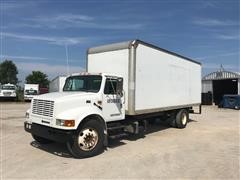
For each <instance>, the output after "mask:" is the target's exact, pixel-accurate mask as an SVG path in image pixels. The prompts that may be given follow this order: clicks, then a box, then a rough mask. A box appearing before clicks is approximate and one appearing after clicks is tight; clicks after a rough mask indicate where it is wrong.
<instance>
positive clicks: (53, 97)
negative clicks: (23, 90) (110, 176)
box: [25, 73, 125, 157]
mask: <svg viewBox="0 0 240 180" xmlns="http://www.w3.org/2000/svg"><path fill="white" fill-rule="evenodd" d="M124 102H125V100H124V92H123V78H122V77H119V76H116V75H110V74H102V73H101V74H89V73H82V74H73V75H71V76H69V77H68V78H67V79H66V83H65V85H64V88H63V92H54V93H48V94H44V95H40V96H37V97H34V98H33V100H32V103H31V108H30V109H29V110H28V111H27V113H26V117H27V121H26V122H25V130H26V131H27V132H30V133H31V134H32V136H33V138H34V139H35V140H37V141H39V142H49V141H58V142H66V143H67V144H68V147H69V149H70V151H72V154H74V155H75V156H76V157H87V156H92V155H94V154H96V153H99V151H100V149H102V147H103V144H104V142H105V141H106V138H105V137H106V135H107V131H106V129H107V127H106V123H107V122H113V121H118V120H122V119H124V118H125V106H124Z"/></svg>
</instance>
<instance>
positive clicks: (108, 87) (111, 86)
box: [104, 78, 117, 94]
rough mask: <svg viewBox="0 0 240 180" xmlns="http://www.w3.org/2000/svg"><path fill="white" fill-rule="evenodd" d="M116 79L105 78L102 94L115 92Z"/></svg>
mask: <svg viewBox="0 0 240 180" xmlns="http://www.w3.org/2000/svg"><path fill="white" fill-rule="evenodd" d="M116 89H117V80H116V79H110V78H107V80H106V83H105V88H104V94H116Z"/></svg>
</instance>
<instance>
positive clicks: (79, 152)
mask: <svg viewBox="0 0 240 180" xmlns="http://www.w3.org/2000/svg"><path fill="white" fill-rule="evenodd" d="M103 142H104V128H103V126H102V124H101V122H99V121H98V120H95V119H88V120H87V122H86V123H84V124H83V125H82V126H80V127H79V128H78V130H77V132H76V134H75V135H74V136H73V138H72V140H70V141H69V142H67V147H68V150H69V152H70V153H71V154H72V155H73V156H74V157H76V158H87V157H92V156H95V155H98V154H100V153H101V152H102V151H103V150H104V143H103Z"/></svg>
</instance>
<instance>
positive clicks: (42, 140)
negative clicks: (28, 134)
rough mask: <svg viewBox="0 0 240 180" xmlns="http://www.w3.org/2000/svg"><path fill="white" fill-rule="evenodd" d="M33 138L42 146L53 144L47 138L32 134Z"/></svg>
mask: <svg viewBox="0 0 240 180" xmlns="http://www.w3.org/2000/svg"><path fill="white" fill-rule="evenodd" d="M32 137H33V139H34V140H36V141H37V142H39V143H40V144H49V143H52V142H53V141H51V140H49V139H46V138H43V137H40V136H37V135H34V134H32Z"/></svg>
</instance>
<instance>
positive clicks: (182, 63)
mask: <svg viewBox="0 0 240 180" xmlns="http://www.w3.org/2000/svg"><path fill="white" fill-rule="evenodd" d="M193 103H201V66H200V65H199V64H196V63H192V62H190V61H186V60H184V59H182V58H180V57H176V56H173V55H170V54H167V53H165V52H162V51H159V50H156V49H153V48H150V47H147V46H145V45H142V44H139V45H138V47H137V52H136V94H135V110H137V111H139V110H146V109H155V108H164V107H170V106H181V105H186V104H193Z"/></svg>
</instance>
